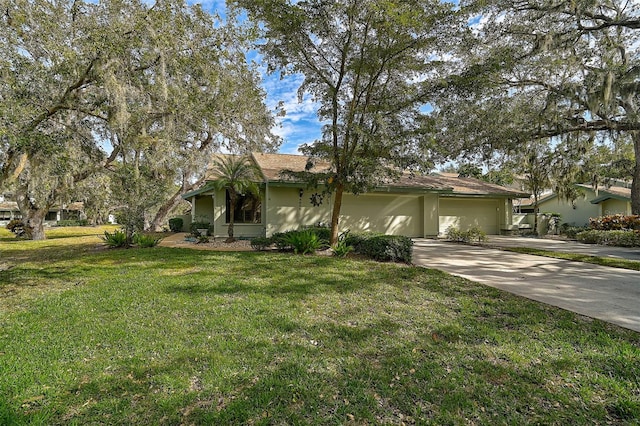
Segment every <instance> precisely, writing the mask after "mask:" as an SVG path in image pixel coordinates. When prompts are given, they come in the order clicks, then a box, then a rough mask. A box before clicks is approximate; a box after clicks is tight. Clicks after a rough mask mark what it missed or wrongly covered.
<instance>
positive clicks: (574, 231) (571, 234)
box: [560, 223, 589, 240]
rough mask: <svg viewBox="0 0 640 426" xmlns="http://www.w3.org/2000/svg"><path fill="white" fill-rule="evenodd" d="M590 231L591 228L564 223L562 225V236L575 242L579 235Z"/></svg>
mask: <svg viewBox="0 0 640 426" xmlns="http://www.w3.org/2000/svg"><path fill="white" fill-rule="evenodd" d="M588 229H589V228H585V227H584V226H571V225H569V224H568V223H563V224H562V225H560V235H564V236H566V237H567V238H571V239H572V240H575V239H576V236H577V235H578V233H580V232H582V231H587V230H588Z"/></svg>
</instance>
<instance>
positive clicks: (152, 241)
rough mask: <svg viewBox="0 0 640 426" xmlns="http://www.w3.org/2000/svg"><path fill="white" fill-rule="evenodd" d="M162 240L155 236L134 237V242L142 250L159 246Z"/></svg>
mask: <svg viewBox="0 0 640 426" xmlns="http://www.w3.org/2000/svg"><path fill="white" fill-rule="evenodd" d="M161 240H162V238H159V237H154V236H153V235H145V234H136V235H135V236H134V237H133V242H134V244H136V245H137V246H138V247H140V248H149V247H155V246H157V245H158V244H159V243H160V241H161Z"/></svg>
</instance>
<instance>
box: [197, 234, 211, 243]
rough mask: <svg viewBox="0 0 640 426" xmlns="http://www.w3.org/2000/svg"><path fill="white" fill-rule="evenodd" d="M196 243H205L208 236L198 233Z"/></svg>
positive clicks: (207, 240)
mask: <svg viewBox="0 0 640 426" xmlns="http://www.w3.org/2000/svg"><path fill="white" fill-rule="evenodd" d="M196 238H197V241H196V244H206V243H208V242H209V237H208V236H206V235H198V236H197V237H196Z"/></svg>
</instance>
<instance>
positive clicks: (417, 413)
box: [0, 232, 640, 424]
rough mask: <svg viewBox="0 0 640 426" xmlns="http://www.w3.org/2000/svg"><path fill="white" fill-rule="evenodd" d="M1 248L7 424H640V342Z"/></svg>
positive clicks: (464, 311) (101, 257) (602, 329)
mask: <svg viewBox="0 0 640 426" xmlns="http://www.w3.org/2000/svg"><path fill="white" fill-rule="evenodd" d="M98 233H99V232H98ZM88 234H90V233H88ZM3 237H6V235H4V234H3V235H0V424H21V423H25V424H26V423H34V424H69V423H79V424H86V423H91V424H402V423H405V424H411V423H420V424H424V423H433V424H524V423H537V424H567V423H572V424H598V423H600V424H607V423H614V424H615V423H618V424H629V423H638V422H640V334H638V333H635V332H631V331H627V330H623V329H621V328H618V327H615V326H610V325H607V324H604V323H602V322H600V321H597V320H591V319H588V318H584V317H580V316H579V315H575V314H572V313H568V312H565V311H562V310H559V309H555V308H551V307H549V306H546V305H542V304H538V303H535V302H531V301H528V300H525V299H521V298H518V297H516V296H512V295H509V294H506V293H503V292H501V291H498V290H495V289H492V288H488V287H484V286H481V285H477V284H474V283H471V282H469V281H466V280H464V279H461V278H457V277H452V276H450V275H447V274H445V273H441V272H437V271H433V270H425V269H420V268H414V267H408V266H404V265H395V264H380V263H376V262H373V261H364V260H350V259H337V258H333V257H321V256H295V255H292V254H279V253H262V252H244V253H233V252H211V251H196V250H189V249H170V248H161V247H156V248H153V249H129V250H106V249H104V248H103V247H102V245H101V244H100V241H99V239H98V238H97V237H96V236H92V235H86V236H79V237H72V236H67V238H57V239H50V240H47V241H42V242H14V241H9V239H7V238H3Z"/></svg>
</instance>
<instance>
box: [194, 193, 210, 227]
mask: <svg viewBox="0 0 640 426" xmlns="http://www.w3.org/2000/svg"><path fill="white" fill-rule="evenodd" d="M211 195H212V194H202V195H198V196H196V197H195V208H194V207H192V213H193V214H192V217H191V218H192V221H193V222H205V221H208V222H212V221H213V219H214V216H213V198H212V196H211ZM191 203H192V205H193V204H194V201H193V199H192V201H191Z"/></svg>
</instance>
